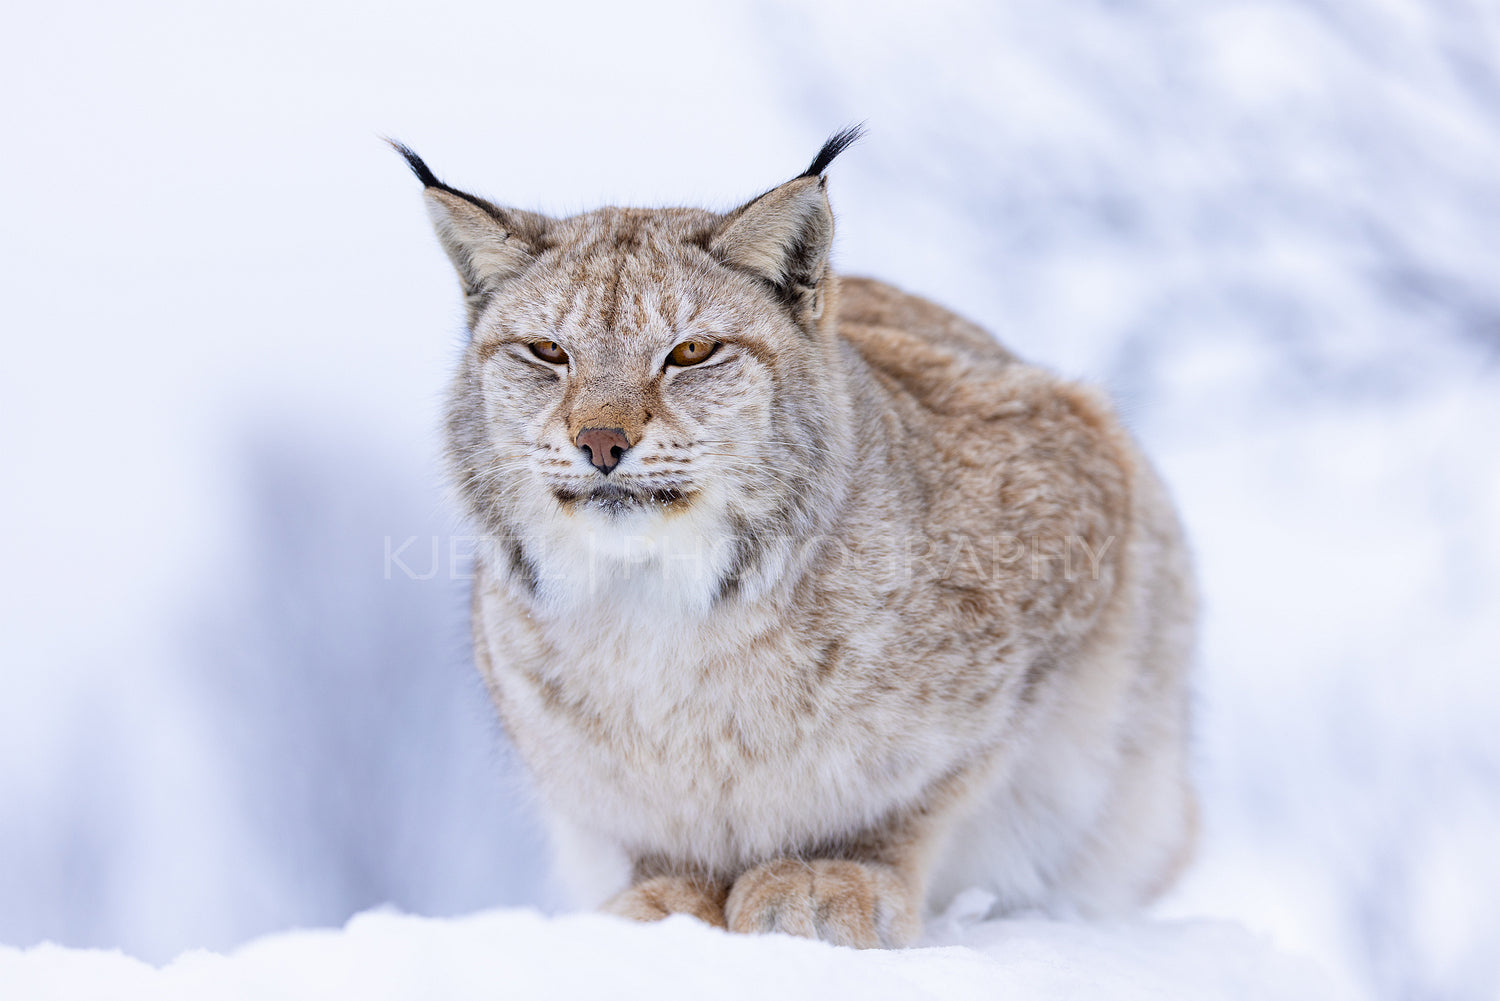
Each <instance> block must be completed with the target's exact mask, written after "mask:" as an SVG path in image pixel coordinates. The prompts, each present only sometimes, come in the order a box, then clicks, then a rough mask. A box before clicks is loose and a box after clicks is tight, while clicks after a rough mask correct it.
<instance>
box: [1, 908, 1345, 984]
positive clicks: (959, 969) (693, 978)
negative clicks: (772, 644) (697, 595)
mask: <svg viewBox="0 0 1500 1001" xmlns="http://www.w3.org/2000/svg"><path fill="white" fill-rule="evenodd" d="M489 993H495V994H498V995H499V996H501V997H506V998H547V999H549V1001H552V999H569V998H588V999H594V998H601V997H608V998H621V999H630V998H662V997H683V998H700V997H712V998H722V999H726V1001H733V999H736V998H746V999H762V998H766V997H776V998H785V999H787V1001H798V999H804V998H805V999H809V1001H814V999H815V1001H826V999H828V998H860V999H861V1001H884V999H886V998H890V999H902V1001H907V999H915V998H933V999H944V1001H963V999H966V998H974V999H981V998H982V999H994V998H1007V997H1015V998H1036V999H1043V998H1074V997H1090V998H1100V999H1109V1001H1129V999H1141V1001H1173V999H1182V1001H1214V999H1216V998H1224V999H1226V1001H1227V999H1235V1001H1255V999H1266V1001H1295V999H1299V998H1306V999H1308V1001H1337V999H1338V998H1340V997H1342V996H1346V995H1343V994H1341V992H1340V991H1339V990H1338V989H1336V988H1335V986H1334V984H1333V983H1332V982H1331V981H1329V980H1328V979H1327V978H1326V977H1324V976H1323V975H1322V974H1321V973H1320V972H1319V971H1317V970H1316V969H1315V968H1314V967H1312V966H1311V964H1308V963H1306V962H1304V961H1299V960H1296V959H1292V958H1289V957H1286V956H1284V955H1281V954H1278V953H1276V952H1275V951H1274V950H1272V949H1271V948H1270V947H1269V946H1268V945H1267V944H1266V943H1265V942H1263V941H1260V940H1258V939H1256V938H1255V937H1254V936H1252V935H1250V934H1248V933H1247V932H1245V931H1244V930H1243V929H1242V928H1239V927H1237V926H1235V925H1232V924H1227V923H1219V922H1209V921H1192V922H1180V923H1175V922H1174V923H1168V922H1161V923H1155V924H1150V923H1144V922H1142V923H1134V924H1121V925H1117V926H1111V927H1095V926H1088V925H1079V924H1064V923H1058V922H1048V921H1040V920H1016V921H992V922H981V923H972V922H967V921H963V920H960V919H957V918H955V919H951V920H949V921H948V922H947V923H946V924H945V925H944V926H943V927H942V928H941V929H939V930H938V931H936V932H934V933H933V934H930V935H929V937H928V941H927V942H925V943H923V944H922V945H920V946H918V947H915V948H911V949H906V950H900V951H882V950H872V951H867V952H860V951H856V950H853V949H845V948H840V947H835V946H829V945H825V944H823V943H821V942H812V941H808V940H805V939H798V938H792V937H790V936H784V935H768V936H744V935H730V934H728V933H725V932H722V931H718V930H717V929H713V928H709V927H708V926H707V925H704V924H702V923H701V922H699V921H696V920H694V919H692V918H689V917H685V916H676V917H672V918H669V919H667V920H666V921H663V922H660V923H658V924H655V925H635V924H631V923H628V922H625V921H620V920H618V919H614V918H609V917H604V916H597V915H581V916H576V917H568V918H551V919H549V918H546V917H544V916H542V915H540V914H538V913H536V912H535V911H528V910H499V911H488V912H484V913H481V914H475V915H472V916H469V917H465V918H453V919H446V920H439V919H432V918H421V917H413V916H410V915H404V914H399V913H396V912H394V911H390V910H384V911H371V912H366V913H363V914H359V915H357V916H355V917H354V918H353V919H352V920H350V921H349V923H348V924H347V925H346V926H345V927H344V928H343V929H342V930H340V931H333V930H325V931H300V932H286V933H282V934H277V935H271V936H267V937H265V938H262V939H259V940H257V941H254V942H251V943H249V944H247V945H244V946H241V947H240V948H238V949H235V950H234V951H233V952H232V953H229V954H228V955H224V954H218V953H211V952H206V951H195V952H189V953H185V954H184V955H182V956H180V957H178V958H177V959H175V960H173V961H172V962H171V963H169V964H167V965H166V966H164V967H161V968H159V969H158V968H155V967H152V966H150V965H149V964H146V963H143V962H141V961H140V960H137V959H134V958H131V957H129V956H127V955H125V954H123V953H119V952H104V951H86V950H70V949H63V948H60V947H57V946H53V945H43V946H37V947H35V948H32V949H29V950H26V951H24V952H23V951H21V950H17V949H13V948H8V947H0V994H3V995H4V996H5V997H9V998H17V999H25V1001H51V999H59V1001H63V999H73V998H82V997H105V996H107V997H109V998H112V999H115V1001H135V999H150V1001H174V999H182V1001H199V999H201V998H205V997H212V998H214V999H216V1001H236V999H239V998H246V999H260V998H265V997H272V996H274V997H277V998H285V999H287V1001H295V999H298V998H308V999H314V998H316V999H320V1001H321V999H324V998H328V997H360V998H366V999H371V1001H375V999H391V1001H397V999H414V998H421V999H423V1001H441V999H444V998H455V999H457V998H472V997H475V996H483V995H485V994H489Z"/></svg>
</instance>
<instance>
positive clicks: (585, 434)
mask: <svg viewBox="0 0 1500 1001" xmlns="http://www.w3.org/2000/svg"><path fill="white" fill-rule="evenodd" d="M407 155H408V159H409V161H412V164H413V168H414V169H415V170H416V171H417V173H418V176H419V177H421V178H422V179H423V181H424V182H425V183H427V192H426V194H427V203H428V209H429V213H430V215H431V216H432V218H433V222H434V224H435V226H436V228H437V231H438V234H439V236H440V238H441V239H442V241H443V244H444V247H445V249H446V250H447V251H448V254H449V257H450V259H451V260H452V261H453V263H454V265H455V267H456V268H457V270H458V273H459V277H460V280H461V282H462V284H463V287H464V293H465V297H466V301H467V303H468V308H469V325H470V331H471V335H472V337H471V340H470V343H469V346H468V349H467V352H466V356H465V361H464V364H463V365H462V366H461V369H460V371H459V374H458V377H457V379H456V381H455V384H454V387H453V393H452V397H451V400H450V406H449V418H448V426H449V441H450V456H451V459H452V461H453V463H454V465H455V467H456V471H457V473H458V479H459V482H460V485H461V490H462V491H463V494H464V496H465V500H466V501H467V504H468V507H469V509H470V513H471V514H473V515H474V516H475V517H476V518H477V519H478V520H479V522H480V523H481V524H482V525H484V526H485V527H486V529H487V531H488V532H489V533H490V534H491V535H492V536H493V537H494V538H496V539H501V540H503V543H502V546H503V548H505V550H506V558H505V560H504V561H502V562H503V563H508V564H509V565H510V566H511V568H512V570H513V571H514V572H515V573H516V574H518V575H519V576H521V577H522V578H523V579H525V580H526V582H527V583H528V585H529V586H531V587H532V588H533V590H534V591H536V592H537V593H538V594H539V595H543V596H549V595H550V596H552V597H555V598H558V599H559V600H561V599H563V598H565V597H566V596H567V595H569V594H576V593H578V592H579V591H580V589H584V590H586V591H588V592H589V593H591V594H593V593H595V592H597V590H598V589H599V588H600V587H601V586H608V585H610V584H611V583H615V584H619V585H620V586H622V587H635V588H640V587H641V586H643V584H644V585H645V586H647V587H648V589H649V587H651V586H655V585H657V584H660V583H661V582H663V581H665V582H667V584H668V586H670V587H671V588H672V589H673V591H674V594H673V597H674V599H676V600H677V602H678V604H683V603H686V604H687V605H689V606H693V607H699V608H702V607H707V606H708V605H711V604H712V603H713V602H714V601H715V600H716V599H717V598H719V597H722V596H723V595H724V594H726V593H728V592H729V591H731V590H735V589H737V588H739V587H741V586H742V585H744V584H745V583H746V582H747V581H753V580H754V579H756V578H757V575H759V576H764V575H766V574H768V573H770V572H772V571H773V570H774V568H775V567H777V566H779V565H780V564H781V563H782V562H784V560H785V558H786V556H787V554H786V553H780V552H776V551H773V550H772V549H769V548H767V546H774V545H782V544H784V543H781V542H777V543H761V542H757V541H756V540H757V539H778V540H784V539H786V538H788V532H787V531H786V529H787V528H788V527H791V526H792V525H794V524H795V522H796V520H797V518H798V517H799V515H800V513H802V512H806V511H808V510H810V509H811V507H812V506H814V505H815V504H817V503H818V502H819V500H820V491H825V490H826V489H827V488H826V487H822V486H820V484H822V483H826V482H829V481H830V480H831V479H837V478H836V477H832V478H831V477H829V476H827V475H826V470H824V467H827V466H828V465H829V464H830V463H835V464H836V463H837V461H838V460H836V459H831V458H830V456H831V455H832V454H833V450H831V449H830V448H829V444H830V443H835V442H837V441H839V440H840V438H841V437H842V436H843V432H842V430H841V426H840V425H841V416H842V415H841V414H840V413H838V412H837V410H836V409H831V408H829V407H827V406H820V400H826V399H827V398H829V397H830V395H834V394H830V393H829V392H827V389H828V387H829V385H830V380H834V379H838V378H841V376H838V375H836V374H835V373H837V372H838V371H839V366H838V365H837V364H836V361H837V359H836V358H835V357H834V354H835V352H836V351H837V350H838V348H837V346H836V340H837V339H836V337H834V336H833V334H832V332H831V331H829V330H825V329H824V327H823V325H822V324H821V323H820V320H822V319H823V318H824V317H825V316H826V315H827V314H828V313H829V312H831V311H828V310H825V308H824V306H825V299H826V298H828V296H829V295H830V294H831V293H830V291H829V288H828V285H829V284H830V282H828V281H826V280H825V279H826V278H827V249H828V242H829V240H830V239H831V237H832V216H831V213H830V212H829V209H828V204H827V199H826V197H825V195H824V191H823V185H822V182H821V179H820V178H819V177H818V176H816V175H811V176H803V177H799V178H796V179H794V180H793V181H791V182H788V183H787V184H785V185H782V186H781V187H779V188H776V189H773V190H771V191H770V192H767V193H766V194H765V195H762V196H761V197H760V198H758V199H755V200H754V201H752V202H750V203H749V204H747V205H745V206H742V207H741V208H739V209H737V210H735V211H734V212H731V213H728V214H725V215H718V214H715V213H711V212H705V211H700V210H690V209H663V210H639V209H618V208H607V209H602V210H600V211H597V212H591V213H587V214H584V215H580V216H575V217H572V218H568V219H561V220H555V219H548V218H545V217H542V216H538V215H535V214H532V213H525V212H518V211H515V210H510V209H503V208H499V207H497V206H494V205H492V204H490V203H488V202H485V201H483V200H481V199H478V198H475V197H474V196H472V195H467V194H464V193H462V192H458V191H456V190H454V189H451V188H448V187H447V186H446V185H442V184H441V183H440V182H438V181H437V180H436V178H434V177H432V175H431V173H430V171H427V169H426V166H425V165H424V164H422V163H421V161H420V160H417V159H416V157H415V155H414V154H410V153H409V152H407ZM771 529H779V531H772V530H771Z"/></svg>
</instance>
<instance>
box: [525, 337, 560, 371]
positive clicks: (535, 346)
mask: <svg viewBox="0 0 1500 1001" xmlns="http://www.w3.org/2000/svg"><path fill="white" fill-rule="evenodd" d="M531 353H532V354H534V355H536V356H537V357H538V358H540V359H541V360H542V361H550V362H551V363H552V364H554V365H562V364H564V363H565V362H566V361H567V360H568V353H567V352H566V351H564V350H563V349H562V345H561V344H559V343H557V342H556V341H532V342H531Z"/></svg>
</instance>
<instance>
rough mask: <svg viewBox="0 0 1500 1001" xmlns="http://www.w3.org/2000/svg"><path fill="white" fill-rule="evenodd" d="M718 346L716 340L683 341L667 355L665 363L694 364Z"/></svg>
mask: <svg viewBox="0 0 1500 1001" xmlns="http://www.w3.org/2000/svg"><path fill="white" fill-rule="evenodd" d="M718 346H719V345H718V342H716V341H683V342H682V343H681V344H679V345H677V346H676V347H675V348H673V349H672V353H671V354H669V355H667V364H668V365H696V364H698V363H699V362H700V361H703V360H704V359H705V358H707V357H708V356H709V355H711V354H713V353H714V349H715V348H717V347H718Z"/></svg>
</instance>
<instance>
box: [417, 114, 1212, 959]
mask: <svg viewBox="0 0 1500 1001" xmlns="http://www.w3.org/2000/svg"><path fill="white" fill-rule="evenodd" d="M854 138H855V136H854V134H853V133H851V132H846V133H841V134H840V135H838V136H835V137H834V138H833V139H832V140H830V141H829V143H828V144H827V145H826V146H825V147H824V149H823V150H822V151H821V152H820V153H819V155H818V157H817V158H816V159H815V160H814V162H813V164H812V165H811V166H810V167H809V169H808V170H807V171H805V172H804V173H802V174H801V175H799V176H797V177H795V178H793V179H792V180H790V181H788V182H786V183H785V184H782V185H780V186H778V187H775V188H772V189H771V190H769V191H767V192H766V193H765V194H762V195H760V196H759V197H757V198H754V199H751V200H750V201H748V202H746V203H745V204H743V205H741V206H740V207H738V208H736V209H734V210H733V211H730V212H727V213H716V212H710V211H705V210H699V209H655V210H643V209H625V208H604V209H599V210H598V211H594V212H589V213H585V214H582V215H577V216H572V217H569V218H561V219H554V218H548V217H545V216H541V215H537V214H535V213H530V212H524V211H520V210H516V209H512V208H507V207H504V206H501V205H497V204H494V203H491V202H489V201H486V200H484V199H482V198H478V197H476V196H474V195H472V194H468V193H466V192H463V191H461V190H459V189H456V188H452V187H449V186H448V185H446V184H444V183H442V182H441V181H439V180H438V179H437V177H436V176H435V175H434V174H433V173H432V171H431V170H429V169H428V168H427V166H426V165H425V164H424V163H423V162H422V161H421V160H420V159H419V158H418V157H417V156H416V155H415V154H414V153H412V152H411V151H410V150H407V149H405V147H398V149H399V150H400V151H401V152H402V153H403V154H404V155H405V156H406V158H407V160H408V162H409V163H410V165H411V166H412V168H413V171H414V172H415V173H416V174H417V176H418V178H419V179H420V180H421V181H422V183H423V185H424V187H425V198H426V203H427V208H428V212H429V214H430V216H431V218H432V221H433V224H434V226H435V228H436V230H437V234H438V237H439V239H440V241H441V243H442V246H443V248H444V249H445V251H446V252H447V254H448V257H449V258H450V260H451V261H452V263H453V266H454V268H455V269H456V270H457V272H458V276H459V281H460V285H461V289H462V292H463V296H464V300H465V303H466V306H467V315H468V326H469V332H470V339H469V342H468V345H467V348H466V349H465V351H464V353H463V357H462V361H461V362H460V364H459V366H458V370H457V373H456V374H455V377H454V381H453V385H452V390H451V393H450V398H449V403H448V415H447V443H448V452H449V457H450V461H451V468H452V471H453V477H454V481H455V483H456V484H457V488H458V492H459V495H460V497H461V498H462V502H463V505H464V507H465V509H466V511H467V514H468V516H469V517H470V518H471V519H472V520H473V522H474V523H475V524H476V526H477V527H478V529H479V530H480V532H481V533H482V535H483V537H484V539H485V543H484V546H483V548H482V552H481V557H480V559H479V567H478V574H477V578H476V581H475V587H474V595H473V621H474V647H475V655H476V659H477V661H478V663H479V667H480V669H481V671H482V672H483V675H484V677H485V680H486V682H487V683H488V685H489V688H490V691H491V693H492V694H493V697H494V702H495V705H496V707H497V709H498V711H499V714H500V716H501V718H502V720H503V722H504V725H505V727H506V729H507V731H508V733H509V735H510V736H511V738H512V739H513V741H514V743H515V745H516V747H517V749H518V750H519V752H520V754H521V756H522V757H523V758H524V760H525V761H526V763H527V765H528V767H529V768H530V770H531V772H532V773H533V775H534V778H535V783H536V787H537V789H538V791H539V793H540V797H541V800H542V801H543V803H544V806H545V809H546V811H547V813H548V815H549V818H550V820H551V823H552V826H553V829H554V834H555V840H556V846H557V853H558V862H559V875H560V876H561V877H562V878H563V880H564V881H565V882H566V883H568V884H569V885H571V886H572V887H573V888H574V889H575V891H576V892H577V893H578V894H579V895H580V897H581V898H584V899H585V900H589V901H590V902H592V903H594V904H598V905H602V906H603V907H605V908H606V909H608V910H610V911H612V912H614V913H616V914H620V915H624V916H627V917H632V918H637V919H641V920H652V919H655V918H660V917H663V916H665V915H667V914H670V913H675V912H683V913H688V914H693V915H695V916H697V917H699V918H701V919H702V920H704V921H708V922H710V923H712V924H716V925H719V926H724V927H728V928H730V929H733V930H736V931H744V932H764V931H784V932H789V933H793V934H799V935H807V936H813V937H819V938H823V939H826V940H828V941H831V942H836V943H842V944H847V945H855V946H895V945H902V944H905V943H908V942H910V941H912V940H913V938H914V937H915V936H916V935H918V934H919V931H920V928H921V923H922V918H923V914H924V913H925V912H926V911H927V910H928V909H930V908H934V907H941V906H942V905H943V904H944V903H945V902H946V901H947V900H948V899H949V898H951V897H952V896H953V895H954V894H956V893H957V892H958V891H960V890H962V889H964V888H966V887H971V886H972V887H981V888H984V889H987V890H988V891H990V892H991V893H992V894H994V896H995V898H996V900H997V901H998V903H997V907H998V908H999V909H1001V910H1015V909H1022V908H1027V909H1038V908H1040V909H1045V910H1047V911H1050V912H1052V913H1056V914H1082V915H1110V914H1117V913H1120V912H1124V911H1128V910H1130V909H1131V908H1134V907H1137V906H1138V905H1140V904H1141V903H1143V902H1145V901H1147V900H1149V899H1150V898H1151V897H1152V896H1153V895H1155V894H1157V893H1158V892H1160V891H1161V890H1162V888H1163V887H1165V886H1166V885H1167V884H1168V883H1169V882H1170V881H1171V880H1172V878H1173V877H1174V875H1175V873H1176V872H1177V871H1178V870H1179V868H1180V867H1181V866H1182V865H1183V863H1184V860H1185V859H1186V858H1187V856H1188V854H1189V852H1190V849H1191V845H1192V842H1193V834H1194V820H1193V818H1194V806H1193V803H1194V800H1193V795H1192V791H1191V787H1190V783H1189V779H1188V774H1187V767H1186V750H1185V747H1186V740H1187V695H1186V674H1187V665H1188V659H1189V653H1190V648H1191V646H1192V632H1193V620H1194V598H1193V584H1192V579H1191V570H1190V565H1189V562H1188V558H1187V555H1186V552H1185V547H1184V544H1183V542H1182V539H1181V534H1180V531H1179V528H1178V523H1177V519H1176V517H1175V515H1174V513H1173V510H1172V506H1171V504H1170V502H1169V500H1168V498H1167V496H1166V494H1165V492H1164V491H1163V489H1162V486H1161V484H1160V483H1159V482H1158V480H1157V478H1156V476H1155V475H1154V473H1153V472H1152V470H1151V468H1150V466H1149V465H1148V464H1147V463H1146V462H1145V460H1144V459H1143V458H1142V456H1141V455H1140V453H1139V452H1138V450H1137V448H1136V446H1135V444H1134V443H1133V442H1132V440H1131V439H1130V437H1129V435H1128V434H1126V432H1125V431H1124V430H1123V429H1122V428H1121V427H1120V425H1119V423H1118V421H1117V420H1116V419H1115V417H1114V415H1113V413H1112V411H1111V409H1110V407H1109V405H1108V403H1107V401H1106V400H1104V399H1103V398H1102V397H1101V396H1100V395H1099V394H1097V393H1095V392H1093V391H1091V390H1089V389H1086V388H1084V387H1081V386H1078V385H1075V384H1071V383H1068V382H1065V381H1062V380H1060V379H1057V378H1055V377H1053V376H1052V375H1050V374H1048V373H1047V372H1045V371H1043V370H1041V369H1039V368H1036V367H1033V366H1031V365H1028V364H1026V363H1024V362H1022V361H1020V360H1019V359H1017V358H1016V357H1015V356H1014V355H1012V354H1011V353H1010V352H1008V351H1006V350H1005V349H1004V348H1002V347H1000V346H999V345H998V344H997V343H996V342H995V341H994V340H993V339H992V338H991V337H990V336H989V335H988V334H987V333H986V332H985V331H983V330H981V329H979V328H978V327H976V326H974V325H973V324H970V323H968V322H966V321H964V320H962V319H960V318H958V317H956V316H955V315H953V314H952V313H950V312H948V311H946V310H944V309H942V308H941V307H939V306H937V305H934V304H933V303H931V302H927V301H925V300H923V299H920V298H917V297H914V296H911V295H907V294H904V293H902V292H900V291H898V290H896V289H895V288H892V287H891V286H889V285H885V284H882V283H880V282H876V281H871V280H868V279H856V278H840V277H839V276H837V275H835V274H834V273H833V272H832V271H831V270H830V268H829V263H828V258H829V248H830V246H831V243H832V239H833V215H832V212H831V210H830V208H829V202H828V198H827V184H826V179H825V177H824V171H825V169H826V168H827V166H828V164H829V162H831V161H832V159H833V158H834V157H835V156H836V155H837V154H838V153H839V152H841V151H842V150H843V148H844V147H845V146H847V145H848V144H849V143H850V142H851V141H852V140H853V139H854Z"/></svg>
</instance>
